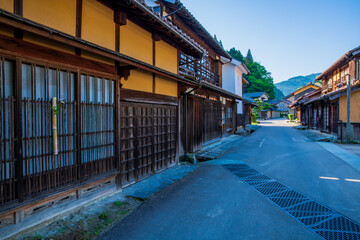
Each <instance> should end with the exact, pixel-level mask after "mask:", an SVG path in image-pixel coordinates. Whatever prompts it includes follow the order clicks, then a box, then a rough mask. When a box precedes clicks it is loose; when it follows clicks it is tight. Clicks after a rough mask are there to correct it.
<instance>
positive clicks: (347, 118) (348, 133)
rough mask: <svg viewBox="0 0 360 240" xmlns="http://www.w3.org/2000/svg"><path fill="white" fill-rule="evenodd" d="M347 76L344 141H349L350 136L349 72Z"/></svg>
mask: <svg viewBox="0 0 360 240" xmlns="http://www.w3.org/2000/svg"><path fill="white" fill-rule="evenodd" d="M346 77H347V95H346V97H347V109H346V142H347V143H350V138H351V122H350V121H351V119H350V107H351V106H350V105H351V77H350V74H348V75H346Z"/></svg>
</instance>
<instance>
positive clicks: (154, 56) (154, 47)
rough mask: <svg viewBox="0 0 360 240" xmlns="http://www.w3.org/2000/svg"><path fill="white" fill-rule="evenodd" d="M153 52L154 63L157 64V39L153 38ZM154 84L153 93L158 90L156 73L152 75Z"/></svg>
mask: <svg viewBox="0 0 360 240" xmlns="http://www.w3.org/2000/svg"><path fill="white" fill-rule="evenodd" d="M152 54H153V61H152V63H153V65H154V66H156V41H155V40H153V44H152ZM152 81H153V82H152V83H153V84H152V85H153V93H155V91H156V74H155V73H153V76H152Z"/></svg>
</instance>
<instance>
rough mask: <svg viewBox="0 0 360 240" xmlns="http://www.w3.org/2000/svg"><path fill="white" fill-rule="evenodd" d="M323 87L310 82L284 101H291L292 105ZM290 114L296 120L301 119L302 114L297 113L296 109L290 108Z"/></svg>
mask: <svg viewBox="0 0 360 240" xmlns="http://www.w3.org/2000/svg"><path fill="white" fill-rule="evenodd" d="M320 88H321V87H319V86H317V85H315V84H313V83H312V82H310V83H309V84H307V85H305V86H303V87H301V88H299V89H297V90H295V91H294V92H292V93H290V94H289V95H288V96H286V97H285V98H284V100H286V101H289V102H291V103H294V102H295V101H297V100H298V99H299V98H301V97H302V96H304V95H306V94H308V93H311V92H313V91H316V90H318V89H320ZM289 113H290V114H293V115H294V119H296V118H297V119H299V118H300V115H299V114H300V112H298V111H296V109H295V108H294V107H292V108H290V110H289Z"/></svg>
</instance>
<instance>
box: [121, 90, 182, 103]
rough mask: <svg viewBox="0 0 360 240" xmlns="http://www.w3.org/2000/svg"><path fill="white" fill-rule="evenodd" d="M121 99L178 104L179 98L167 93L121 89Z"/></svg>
mask: <svg viewBox="0 0 360 240" xmlns="http://www.w3.org/2000/svg"><path fill="white" fill-rule="evenodd" d="M120 99H121V101H127V102H138V103H148V104H160V105H172V106H177V105H178V100H177V98H176V97H170V96H166V95H160V94H154V93H148V92H141V91H135V90H130V89H123V88H122V89H121V91H120Z"/></svg>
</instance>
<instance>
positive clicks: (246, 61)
mask: <svg viewBox="0 0 360 240" xmlns="http://www.w3.org/2000/svg"><path fill="white" fill-rule="evenodd" d="M253 62H254V59H253V56H252V54H251V50H250V49H249V50H248V52H247V54H246V58H245V63H246V64H249V63H253Z"/></svg>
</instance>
